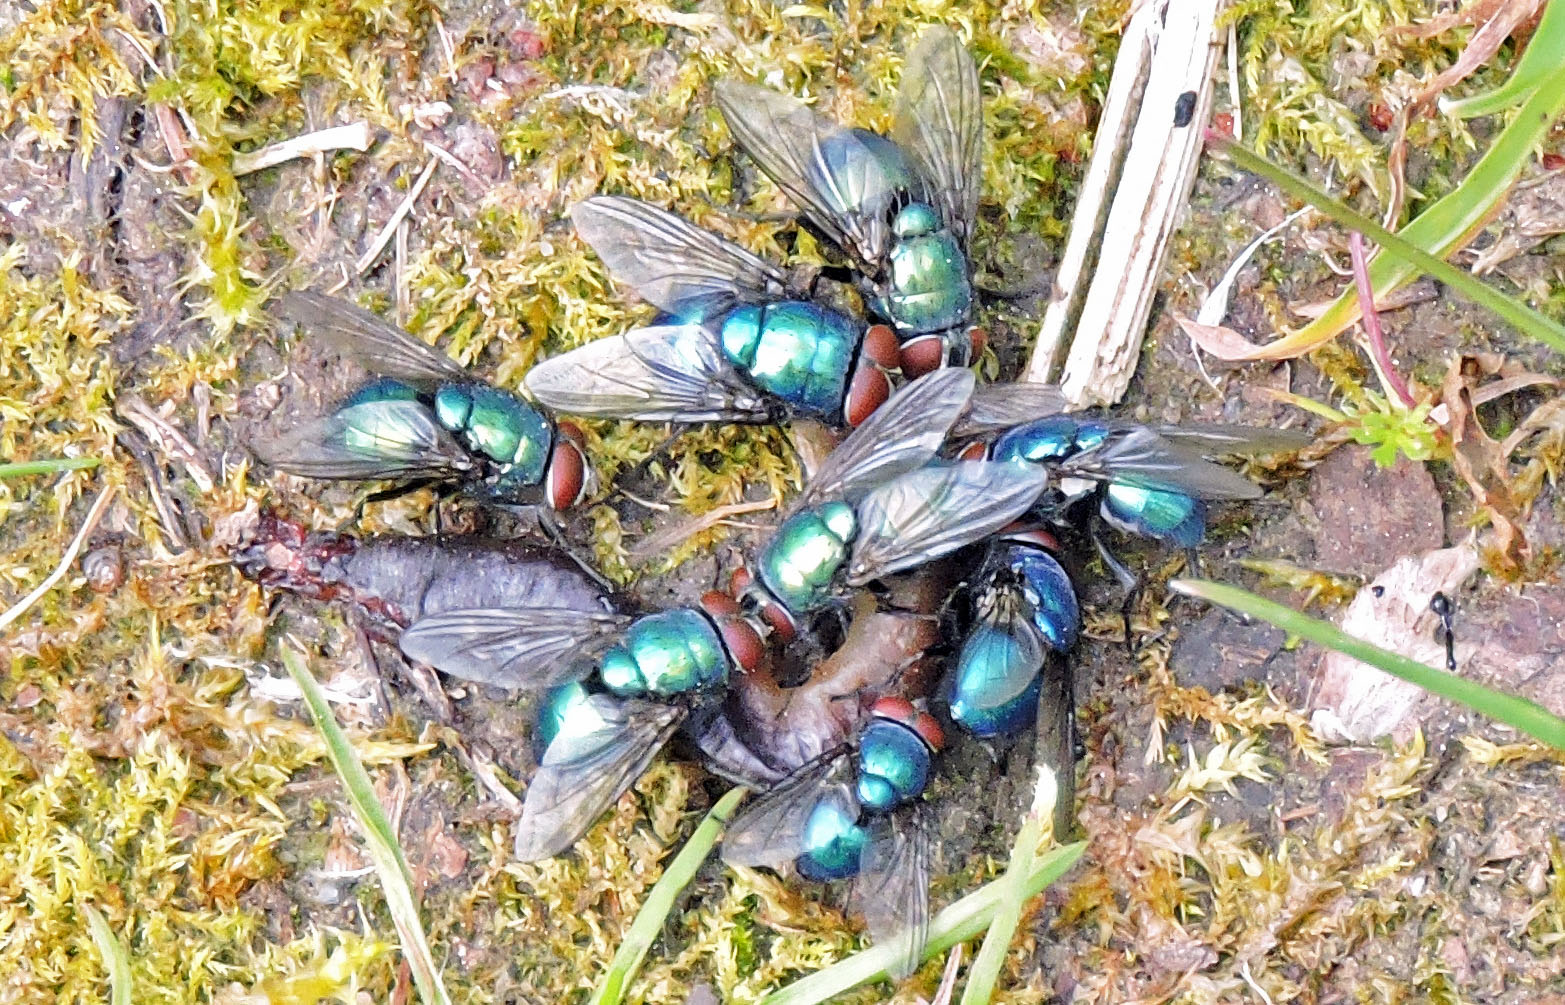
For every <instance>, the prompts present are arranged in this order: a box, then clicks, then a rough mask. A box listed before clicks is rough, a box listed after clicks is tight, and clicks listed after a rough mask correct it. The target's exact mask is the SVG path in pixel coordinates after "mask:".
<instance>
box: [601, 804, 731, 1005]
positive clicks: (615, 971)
mask: <svg viewBox="0 0 1565 1005" xmlns="http://www.w3.org/2000/svg"><path fill="white" fill-rule="evenodd" d="M749 791H750V790H749V789H747V788H745V787H744V786H742V785H741V786H739V787H737V788H733V789H729V790H728V791H727V792H725V793H724V794H723V798H721V799H719V800H718V801H717V805H716V806H713V807H712V809H711V811H710V812H708V813H707V815H706V817H705V818H704V819H702V821H701V824H700V826H698V827H697V828H696V830H695V833H694V834H692V835H690V840H688V841H686V842H685V844H684V847H682V848H680V849H679V854H678V855H676V856H674V861H672V862H670V863H669V866H668V869H667V870H666V871H665V872H664V873H663V875H662V876H660V877H659V878H658V881H657V883H656V884H655V885H654V886H653V887H652V892H651V893H650V894H648V895H647V902H646V903H644V904H642V905H641V910H640V911H638V912H636V920H635V921H633V922H631V924H630V931H628V932H626V933H625V941H624V942H622V943H620V947H619V950H618V951H617V952H615V954H614V960H613V961H612V962H611V963H610V964H609V972H608V973H607V974H606V975H604V978H603V983H602V984H599V985H598V990H597V991H596V992H595V993H594V994H593V996H592V1000H591V1002H590V1005H618V1002H619V1000H620V999H621V998H622V997H623V996H624V994H625V987H626V985H628V984H629V983H630V981H631V979H632V978H634V977H635V976H636V972H637V971H638V970H640V969H641V961H642V960H644V959H646V958H647V950H649V949H651V948H652V943H653V942H655V941H656V940H657V937H658V933H659V932H661V931H662V930H663V923H664V922H665V921H666V920H668V914H669V912H670V911H672V910H673V909H674V902H675V901H676V900H678V899H679V894H680V892H681V891H683V890H684V888H685V887H687V886H689V885H690V881H691V880H693V879H695V878H696V873H697V871H699V870H700V868H701V863H703V862H705V861H706V857H707V856H708V855H710V854H711V853H712V846H713V845H715V844H716V843H717V838H718V836H719V835H720V834H722V832H723V828H724V827H725V826H726V825H727V824H728V818H729V817H730V816H732V815H733V812H734V807H736V806H738V805H739V801H740V800H741V799H743V798H744V797H745V795H746V794H748V793H749Z"/></svg>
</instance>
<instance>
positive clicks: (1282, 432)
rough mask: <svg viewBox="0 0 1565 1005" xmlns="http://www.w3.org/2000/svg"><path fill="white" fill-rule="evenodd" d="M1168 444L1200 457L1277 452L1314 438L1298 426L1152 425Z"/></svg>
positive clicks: (1303, 444) (1296, 446)
mask: <svg viewBox="0 0 1565 1005" xmlns="http://www.w3.org/2000/svg"><path fill="white" fill-rule="evenodd" d="M1152 428H1153V431H1154V432H1156V433H1157V434H1158V435H1159V436H1161V437H1163V439H1165V440H1167V441H1168V442H1170V443H1173V444H1176V445H1177V446H1181V447H1188V448H1190V449H1192V450H1196V451H1198V452H1200V454H1201V455H1202V456H1203V457H1216V456H1220V455H1223V454H1232V455H1237V456H1242V457H1249V456H1252V455H1256V454H1280V453H1287V452H1289V451H1293V450H1302V449H1304V448H1305V447H1307V446H1309V445H1310V443H1311V442H1312V441H1313V440H1314V437H1313V436H1311V435H1310V434H1309V433H1306V432H1304V431H1303V430H1299V429H1258V428H1256V427H1255V426H1230V425H1222V424H1214V425H1181V426H1153V427H1152Z"/></svg>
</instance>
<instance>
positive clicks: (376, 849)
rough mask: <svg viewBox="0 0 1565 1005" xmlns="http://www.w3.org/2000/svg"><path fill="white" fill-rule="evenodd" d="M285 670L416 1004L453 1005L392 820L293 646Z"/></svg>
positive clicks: (288, 649) (285, 659)
mask: <svg viewBox="0 0 1565 1005" xmlns="http://www.w3.org/2000/svg"><path fill="white" fill-rule="evenodd" d="M283 665H284V666H286V667H287V668H288V673H289V675H290V676H292V677H293V679H294V682H295V683H296V684H298V685H299V690H300V691H301V692H303V694H304V703H305V704H306V705H308V706H309V709H310V715H311V716H313V717H314V718H315V726H316V728H317V729H319V730H320V731H321V737H322V739H324V740H325V741H326V756H327V757H328V758H329V759H330V760H331V764H332V767H333V768H334V769H336V771H337V777H338V778H341V779H342V785H343V788H344V789H346V790H347V793H348V804H349V805H350V806H352V807H353V815H354V818H355V819H357V820H358V822H359V827H360V828H361V829H363V831H364V844H365V846H366V848H368V850H369V853H370V862H371V863H372V864H373V865H374V866H375V873H376V875H377V876H379V877H380V886H381V891H382V893H383V894H384V895H385V897H386V908H387V910H388V911H390V912H391V920H392V923H393V924H395V925H396V926H397V937H398V938H399V939H400V940H401V943H402V954H403V956H404V957H406V959H407V961H408V967H409V969H411V970H412V971H413V983H414V984H416V985H417V986H418V995H419V999H420V1000H421V1001H423V1002H424V1003H425V1005H451V999H450V997H449V996H447V994H446V987H445V984H444V982H442V981H441V979H440V971H439V969H438V968H436V966H435V959H434V956H433V955H432V954H431V953H430V951H429V942H428V940H427V939H426V938H425V937H424V926H423V923H422V922H421V921H420V920H419V916H418V901H417V900H416V899H415V898H414V896H413V879H412V876H411V875H410V874H409V872H408V864H407V860H406V859H404V858H403V856H402V847H401V846H400V845H399V844H398V843H397V837H396V835H395V834H394V833H393V832H392V829H391V821H389V820H387V819H386V811H385V810H384V809H383V808H382V807H381V805H380V800H379V799H378V798H376V796H375V788H374V786H373V785H372V784H371V783H370V776H369V774H368V773H367V772H366V771H365V770H364V765H363V764H361V763H360V762H359V757H358V755H357V754H356V753H354V751H353V744H352V743H351V742H350V741H349V740H348V735H347V734H346V733H344V732H343V731H342V727H341V726H339V725H337V718H336V716H335V715H333V714H332V710H331V705H330V704H328V703H327V701H326V695H325V693H324V692H322V691H321V686H320V685H319V684H317V683H316V682H315V677H314V676H313V675H312V674H311V673H310V671H309V669H308V668H307V667H306V666H305V665H304V660H303V658H302V657H301V656H300V655H299V653H297V652H295V651H294V650H293V649H292V648H291V647H287V646H285V647H284V648H283Z"/></svg>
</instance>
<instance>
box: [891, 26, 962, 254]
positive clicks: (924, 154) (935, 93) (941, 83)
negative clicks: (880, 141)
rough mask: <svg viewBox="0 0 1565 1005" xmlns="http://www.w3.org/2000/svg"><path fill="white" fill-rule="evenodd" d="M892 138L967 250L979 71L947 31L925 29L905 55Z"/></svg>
mask: <svg viewBox="0 0 1565 1005" xmlns="http://www.w3.org/2000/svg"><path fill="white" fill-rule="evenodd" d="M891 136H892V138H893V139H894V140H896V141H897V144H898V145H899V146H901V147H902V149H903V150H905V151H906V152H907V154H908V155H909V156H910V157H911V158H912V159H913V165H914V167H915V168H917V169H918V172H919V173H920V174H921V175H923V177H924V181H925V183H926V184H927V185H928V186H929V187H930V189H931V191H930V197H931V199H932V200H933V202H934V205H935V207H936V208H937V209H938V210H939V211H940V215H941V217H942V218H943V219H944V220H945V223H946V226H947V227H949V228H951V229H952V230H953V231H954V232H955V233H956V234H957V235H958V237H959V239H960V240H961V241H962V242H963V246H964V247H965V246H966V243H967V241H968V239H969V238H970V237H971V236H972V233H973V221H974V220H975V219H977V216H978V189H979V186H980V183H981V182H982V167H981V165H980V163H979V158H980V156H981V155H982V144H983V106H982V94H981V91H980V90H979V84H978V67H977V66H975V65H974V64H973V58H972V56H970V55H969V54H968V52H967V48H966V46H964V45H962V40H961V39H960V38H958V37H957V35H956V33H955V32H954V31H952V30H951V29H949V28H947V27H944V26H937V27H934V28H930V29H928V30H927V31H925V32H924V37H923V38H921V39H920V40H919V43H918V46H917V48H915V49H914V50H913V52H912V54H911V55H909V57H908V62H907V69H906V70H905V71H904V73H903V76H902V87H901V89H900V90H899V91H898V92H897V101H896V111H895V120H894V122H893V125H892V129H891Z"/></svg>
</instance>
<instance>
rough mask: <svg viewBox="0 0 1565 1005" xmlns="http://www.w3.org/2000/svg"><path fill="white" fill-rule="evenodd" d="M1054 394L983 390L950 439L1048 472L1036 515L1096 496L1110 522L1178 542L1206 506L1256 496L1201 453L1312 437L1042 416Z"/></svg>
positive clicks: (1247, 450)
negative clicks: (975, 439)
mask: <svg viewBox="0 0 1565 1005" xmlns="http://www.w3.org/2000/svg"><path fill="white" fill-rule="evenodd" d="M1056 396H1057V392H1056V391H1055V389H1053V388H1048V387H1043V388H1036V387H1029V386H1027V385H1016V384H989V385H986V386H984V387H982V388H980V389H979V390H978V391H976V392H975V393H974V395H973V398H972V403H971V405H970V407H969V410H968V413H967V415H966V416H964V417H963V420H962V421H961V422H960V423H958V425H957V427H956V429H955V431H954V435H955V436H957V437H972V436H982V435H984V434H989V435H991V436H993V437H994V438H993V439H992V440H991V441H990V442H989V443H988V445H987V447H977V448H969V449H968V450H966V451H964V452H963V456H964V457H980V456H982V457H988V458H989V459H991V460H994V461H1001V462H1005V463H1010V464H1018V465H1023V466H1029V467H1033V466H1035V467H1040V468H1043V469H1045V470H1047V471H1049V472H1050V473H1051V475H1053V484H1052V485H1051V490H1050V491H1049V492H1048V493H1046V494H1045V495H1044V496H1043V498H1042V500H1041V503H1040V515H1042V516H1045V517H1047V518H1050V519H1055V518H1060V517H1063V515H1064V512H1065V511H1066V510H1067V509H1068V508H1070V506H1072V505H1073V504H1074V503H1076V502H1077V501H1079V500H1082V499H1086V498H1088V497H1095V498H1096V499H1097V500H1098V515H1099V516H1100V517H1101V518H1102V519H1103V521H1104V522H1105V523H1107V524H1108V525H1109V526H1111V527H1114V528H1115V529H1117V530H1121V531H1124V532H1126V533H1131V534H1137V535H1140V536H1142V537H1149V538H1153V539H1155V540H1160V541H1168V542H1172V543H1174V544H1176V545H1178V546H1180V547H1182V548H1194V547H1196V546H1197V545H1199V544H1200V543H1201V540H1202V539H1203V538H1204V537H1205V536H1206V515H1207V514H1206V504H1207V503H1208V502H1215V501H1222V500H1240V499H1255V498H1258V497H1259V496H1260V495H1261V489H1260V487H1259V486H1257V485H1255V484H1254V483H1253V482H1251V481H1249V480H1248V479H1246V478H1244V477H1242V476H1241V475H1239V474H1237V473H1235V472H1233V471H1231V470H1229V469H1228V468H1225V467H1223V466H1222V465H1220V464H1214V463H1213V462H1211V461H1210V460H1208V459H1207V458H1208V457H1214V456H1220V455H1228V454H1233V455H1253V454H1264V453H1273V452H1281V451H1290V450H1298V449H1299V448H1300V447H1302V446H1304V445H1305V444H1307V443H1308V442H1309V439H1310V438H1309V437H1308V436H1307V435H1304V434H1302V433H1298V432H1295V431H1293V430H1287V429H1255V428H1251V427H1246V426H1224V425H1204V426H1203V425H1191V426H1143V425H1137V424H1134V423H1124V422H1112V421H1107V420H1099V419H1092V418H1087V417H1083V416H1076V415H1062V414H1043V412H1042V411H1041V410H1039V406H1040V405H1043V406H1044V407H1047V405H1048V404H1049V403H1050V402H1052V401H1053V400H1055V398H1056ZM1040 414H1042V418H1034V417H1033V416H1038V415H1040ZM996 434H997V435H996Z"/></svg>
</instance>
